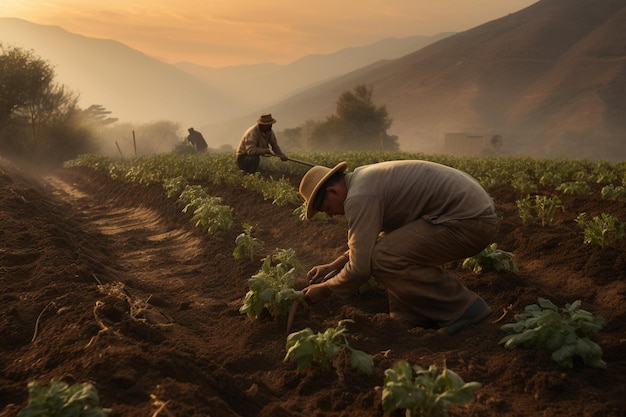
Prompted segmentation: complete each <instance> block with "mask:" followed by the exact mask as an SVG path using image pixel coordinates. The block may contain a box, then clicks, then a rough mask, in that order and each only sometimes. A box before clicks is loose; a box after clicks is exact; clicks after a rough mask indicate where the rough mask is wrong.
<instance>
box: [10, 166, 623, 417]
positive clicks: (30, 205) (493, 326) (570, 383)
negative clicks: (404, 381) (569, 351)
mask: <svg viewBox="0 0 626 417" xmlns="http://www.w3.org/2000/svg"><path fill="white" fill-rule="evenodd" d="M292 180H293V182H294V184H297V182H298V178H293V179H292ZM202 185H203V186H205V187H206V188H207V189H208V190H209V193H210V194H211V195H215V196H220V197H222V198H223V202H224V203H225V204H228V205H229V206H231V207H233V211H234V215H235V225H236V226H235V227H234V228H233V230H231V231H228V232H224V231H222V232H218V233H215V234H212V235H209V234H207V233H204V232H201V231H200V229H198V228H196V227H195V226H194V225H193V224H192V223H190V222H189V216H188V215H187V214H184V213H182V212H181V207H179V206H178V205H177V204H176V201H175V200H171V199H168V198H167V197H166V196H165V193H164V191H163V189H162V188H160V187H159V186H149V187H145V186H137V185H133V184H128V183H122V182H117V181H113V180H111V179H109V178H108V177H106V176H105V175H103V174H101V173H97V172H94V171H91V170H87V169H78V168H72V169H61V170H58V171H56V172H53V173H50V174H46V175H43V176H30V175H27V174H25V173H23V172H21V171H19V170H18V169H16V168H14V167H13V166H11V165H9V164H8V163H5V162H3V163H2V164H0V214H1V218H2V222H1V225H0V238H1V242H2V243H1V246H0V280H1V283H2V286H1V288H0V306H1V307H0V308H1V310H0V311H1V314H0V352H1V354H2V361H1V365H0V366H1V373H0V409H1V410H3V411H2V412H0V416H3V417H6V416H14V415H16V414H17V412H18V410H20V409H21V408H23V407H24V406H25V405H26V403H27V401H28V391H27V384H28V382H29V381H33V380H37V381H40V382H41V383H44V384H47V383H48V382H49V381H50V379H51V378H56V379H61V380H63V381H65V382H68V383H75V382H91V383H93V384H94V385H95V387H96V388H97V390H98V393H99V394H100V405H101V406H102V407H107V408H111V409H112V410H113V412H112V414H111V415H112V416H124V417H140V416H141V417H146V416H212V417H220V416H224V417H226V416H228V417H232V416H261V417H270V416H271V417H287V416H329V417H339V416H365V417H367V416H383V415H384V413H383V411H382V408H381V399H380V398H381V393H380V390H379V389H378V388H377V387H379V386H380V385H382V383H383V378H384V370H385V369H387V368H390V367H391V366H392V365H393V364H394V363H395V362H396V361H398V360H407V361H409V362H410V363H412V364H416V365H420V366H422V367H428V366H429V365H430V364H435V365H437V366H439V367H442V366H443V365H444V363H445V364H446V365H447V367H448V368H450V369H452V370H454V371H455V372H456V373H458V374H459V375H460V376H461V377H462V378H463V379H464V380H465V381H466V382H469V381H477V382H481V383H482V384H483V386H482V388H480V389H479V390H477V391H476V395H475V400H474V401H472V402H470V403H468V404H466V405H464V406H458V407H456V408H453V409H452V411H451V412H450V415H452V416H486V417H495V416H530V417H539V416H542V417H543V416H585V417H592V416H593V417H605V416H610V417H617V416H623V415H624V409H626V399H625V398H624V388H625V387H626V358H625V355H624V351H625V347H626V346H625V343H626V331H625V330H624V323H626V303H625V298H626V239H622V240H621V241H619V242H618V243H616V244H613V245H611V246H610V247H606V248H602V249H601V248H600V247H599V246H596V247H593V246H590V245H585V244H583V238H582V232H581V229H580V227H579V226H578V225H577V224H576V222H575V221H574V218H575V217H576V216H577V215H578V213H580V212H587V213H588V214H589V215H590V216H594V215H599V214H600V213H603V212H605V213H610V214H613V215H615V216H617V217H619V218H620V219H621V220H622V221H626V204H625V203H616V202H610V201H606V200H602V199H600V198H599V197H598V196H599V190H594V191H595V194H594V197H591V198H576V197H568V196H559V198H561V201H562V202H563V205H564V206H565V208H566V211H565V212H564V213H560V214H559V216H557V218H556V220H555V222H554V223H553V224H551V225H546V226H542V225H541V224H540V223H539V222H537V221H533V222H530V223H528V224H526V225H522V223H521V221H520V219H519V216H518V215H517V208H516V205H515V201H516V200H517V199H519V198H521V197H522V195H520V194H519V193H518V192H516V191H515V190H513V189H512V188H510V187H501V188H497V189H494V190H490V193H491V194H492V196H493V197H494V199H495V201H496V204H497V207H498V211H499V212H500V214H501V215H502V216H503V221H502V224H501V226H500V231H499V235H498V237H497V239H496V242H497V243H498V246H499V247H500V248H501V249H503V250H507V251H510V252H513V253H514V254H515V258H514V259H515V262H516V264H517V265H518V266H519V268H520V270H519V271H518V272H485V273H482V274H474V273H472V272H470V271H467V270H463V269H462V268H461V267H460V262H458V263H453V264H450V265H446V268H447V269H450V270H451V273H453V274H455V275H456V276H458V277H459V278H461V279H462V280H463V281H464V282H465V284H466V285H467V286H468V287H469V288H470V289H472V290H474V291H476V292H478V293H479V294H480V295H481V296H482V297H483V298H484V299H485V300H486V301H487V302H488V303H489V304H490V305H491V307H492V308H493V310H494V315H493V316H492V317H490V318H489V319H487V320H486V321H485V322H483V323H481V324H479V325H477V326H474V327H472V328H470V329H467V330H464V331H463V332H461V333H459V334H458V335H456V336H453V337H448V336H445V335H441V334H439V333H437V332H436V331H434V330H426V329H419V328H415V329H408V330H407V329H405V328H403V327H402V326H400V325H399V324H398V323H396V322H394V321H393V320H391V319H389V317H388V315H387V301H386V296H385V294H384V292H383V291H382V290H374V291H371V292H366V293H364V294H361V295H355V296H354V297H353V298H352V299H350V300H346V301H343V300H338V299H335V298H331V299H330V300H328V301H326V302H324V303H322V304H321V305H317V306H314V307H306V308H300V310H298V312H297V314H296V318H295V324H294V329H293V331H295V330H300V329H303V328H305V327H310V328H311V329H312V330H313V331H315V332H319V331H324V330H325V329H326V328H328V327H335V326H336V325H337V322H338V321H339V320H341V319H352V320H354V323H353V324H348V339H349V341H350V345H351V346H352V347H353V348H355V349H359V350H363V351H365V352H367V353H369V354H371V355H373V359H374V365H375V369H374V372H373V373H372V374H371V375H364V374H361V373H359V372H358V371H356V370H355V369H353V368H351V367H350V365H349V363H348V362H346V360H345V358H341V359H340V360H339V361H337V362H336V366H335V369H333V370H330V371H325V370H322V369H318V368H316V367H308V368H305V369H303V370H298V369H297V368H296V365H295V363H293V362H289V361H288V362H284V361H283V358H284V356H285V338H286V336H287V332H286V319H277V320H274V319H272V318H271V317H269V316H263V317H261V318H259V319H257V320H254V319H251V318H248V317H247V316H245V315H242V314H240V313H239V308H240V306H241V304H242V299H243V297H244V295H245V294H246V292H247V290H248V286H247V280H248V278H250V277H251V276H252V275H254V274H255V273H256V272H257V271H258V270H259V269H260V266H261V260H262V258H263V257H264V256H267V255H268V254H271V253H273V252H274V250H275V249H277V248H281V249H287V248H292V249H294V250H295V251H296V254H297V256H298V258H299V260H300V261H301V263H302V264H303V266H304V268H305V270H308V269H309V268H310V267H312V266H314V265H317V264H320V263H326V262H328V261H330V260H332V259H334V257H335V256H337V255H338V254H339V253H340V252H341V251H343V250H344V249H345V239H346V227H345V221H344V220H343V219H337V218H335V219H332V220H330V221H312V222H303V221H301V220H299V218H298V217H297V216H295V215H293V214H292V211H293V210H294V208H295V207H277V206H275V205H272V204H271V202H270V201H265V200H263V198H262V197H261V196H259V195H257V194H253V193H250V192H247V191H245V190H241V189H228V188H225V187H219V186H215V185H212V184H202ZM243 223H249V224H252V225H253V227H254V236H255V237H258V238H260V239H261V240H263V241H264V243H265V246H264V247H263V248H262V249H260V250H259V253H258V254H257V257H256V258H255V259H254V260H236V259H234V257H233V255H232V252H233V250H234V247H235V245H234V240H235V237H236V236H237V235H238V234H239V233H241V231H242V229H241V228H240V225H241V224H243ZM302 275H303V276H302V277H301V279H300V281H299V286H301V287H303V286H304V285H305V279H304V274H302ZM538 297H544V298H548V299H550V300H551V301H553V302H554V303H555V304H557V305H559V306H564V305H565V303H571V302H573V301H575V300H581V301H582V307H583V308H584V309H586V310H588V311H591V312H592V313H593V314H594V315H596V316H601V317H603V318H604V319H605V326H604V328H603V329H602V330H601V332H599V333H598V334H596V335H594V336H593V340H594V341H595V342H596V343H598V344H599V345H600V346H601V347H602V349H603V359H604V360H605V361H606V362H607V364H608V367H607V369H605V370H602V369H594V368H584V367H575V368H573V369H568V368H562V367H560V366H559V365H558V364H557V363H556V362H554V361H553V360H552V359H551V358H550V355H549V354H548V353H546V352H543V351H538V350H531V349H516V350H507V349H505V348H504V347H503V346H502V345H500V344H498V341H499V340H500V339H501V338H502V337H503V336H504V335H505V333H504V332H503V331H502V330H501V329H500V326H501V325H502V324H504V323H507V322H512V321H514V319H513V317H514V315H515V314H517V313H520V312H521V311H523V309H524V307H525V306H526V305H528V304H532V303H535V302H537V299H538ZM392 415H394V416H395V415H398V416H399V415H403V413H402V412H400V411H398V412H396V413H395V414H392Z"/></svg>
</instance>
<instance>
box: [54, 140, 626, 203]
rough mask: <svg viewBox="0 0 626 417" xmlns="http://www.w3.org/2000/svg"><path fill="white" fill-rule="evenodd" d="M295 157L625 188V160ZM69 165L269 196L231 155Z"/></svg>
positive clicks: (278, 168) (576, 187)
mask: <svg viewBox="0 0 626 417" xmlns="http://www.w3.org/2000/svg"><path fill="white" fill-rule="evenodd" d="M290 157H292V158H298V159H303V160H306V161H308V162H311V163H314V164H317V165H324V166H328V167H333V166H335V165H336V164H337V163H339V162H341V161H346V162H347V163H348V171H350V170H351V169H354V168H355V167H358V166H361V165H366V164H371V163H376V162H381V161H390V160H408V159H422V160H428V161H432V162H437V163H440V164H444V165H448V166H452V167H455V168H457V169H460V170H461V171H465V172H467V173H468V174H470V175H472V176H473V177H474V178H476V179H478V180H479V181H480V183H481V184H482V185H483V187H485V189H487V190H488V189H489V188H491V187H494V186H498V185H504V184H510V185H511V186H512V187H513V188H515V189H516V190H519V191H521V192H525V193H526V192H527V193H532V192H535V191H536V190H537V188H538V186H539V185H543V186H552V187H554V188H555V189H556V188H558V187H560V189H561V190H564V191H565V192H572V193H590V192H591V191H590V188H589V185H591V184H600V185H602V186H603V187H604V188H605V190H606V191H605V193H606V196H608V197H611V196H618V197H619V196H622V197H623V192H622V191H623V188H624V187H625V186H626V161H622V162H618V163H609V162H606V161H586V160H565V159H563V160H558V159H532V158H526V157H503V156H498V157H481V158H479V157H456V156H450V155H427V154H421V153H408V152H333V153H308V154H290ZM66 166H84V167H89V168H93V169H96V170H103V171H106V172H108V173H109V175H110V176H111V177H112V178H114V179H121V180H124V181H131V182H138V183H140V184H155V183H163V182H164V181H165V180H168V179H172V178H177V177H183V178H184V179H186V180H187V181H190V182H196V181H197V182H209V183H214V184H225V185H230V186H240V187H244V188H251V189H256V190H258V191H260V192H263V191H264V187H263V186H261V185H260V184H258V183H257V182H258V180H259V179H260V178H261V177H260V175H259V174H255V175H245V174H243V173H242V172H241V171H240V170H239V169H238V168H237V167H236V165H235V163H234V157H233V156H232V155H230V154H209V155H202V156H199V155H173V154H160V155H149V156H143V157H139V158H135V159H126V160H115V159H112V158H109V157H104V156H96V155H82V156H79V157H78V158H77V159H75V160H72V161H70V162H68V163H67V164H66ZM307 169H308V168H307V167H306V166H303V165H300V164H297V163H293V162H282V161H281V160H280V159H278V158H271V157H268V158H264V159H263V160H262V162H261V170H265V171H267V172H271V173H273V174H275V178H274V179H273V182H279V183H280V182H281V181H282V180H281V174H284V175H301V174H304V173H305V172H306V170H307ZM255 183H256V184H255ZM620 187H621V188H620ZM616 190H617V191H616ZM581 195H582V194H581ZM280 201H281V202H282V201H283V200H280ZM285 201H289V199H288V198H287V199H285Z"/></svg>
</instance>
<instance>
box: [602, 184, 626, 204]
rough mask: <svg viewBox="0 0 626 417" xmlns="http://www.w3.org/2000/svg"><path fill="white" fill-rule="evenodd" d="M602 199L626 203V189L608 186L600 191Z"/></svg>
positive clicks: (619, 186)
mask: <svg viewBox="0 0 626 417" xmlns="http://www.w3.org/2000/svg"><path fill="white" fill-rule="evenodd" d="M600 195H601V196H602V198H604V199H607V200H614V201H626V187H624V186H621V185H618V186H614V185H606V186H604V187H602V190H601V191H600Z"/></svg>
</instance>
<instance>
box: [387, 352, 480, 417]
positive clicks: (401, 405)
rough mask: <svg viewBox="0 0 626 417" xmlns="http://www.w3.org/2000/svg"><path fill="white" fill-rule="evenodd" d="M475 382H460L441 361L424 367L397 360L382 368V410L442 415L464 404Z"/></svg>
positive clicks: (424, 416)
mask: <svg viewBox="0 0 626 417" xmlns="http://www.w3.org/2000/svg"><path fill="white" fill-rule="evenodd" d="M481 386H482V384H480V383H479V382H467V383H466V382H464V381H463V379H461V377H460V376H459V375H457V374H456V373H455V372H453V371H451V370H450V369H448V368H447V367H446V366H445V364H444V367H443V370H440V369H439V368H437V366H435V365H430V367H429V368H428V369H422V368H421V367H419V366H411V365H409V363H408V362H406V361H400V362H397V363H396V364H395V365H394V366H393V367H392V368H390V369H387V370H385V385H384V386H383V390H382V405H383V411H385V412H386V413H387V412H391V411H393V410H396V409H404V410H406V411H405V415H406V416H407V417H445V416H447V415H448V410H449V409H450V408H451V407H452V406H453V405H455V404H464V403H467V402H469V401H470V400H471V399H472V398H473V397H474V390H476V389H477V388H480V387H481Z"/></svg>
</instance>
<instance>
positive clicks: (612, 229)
mask: <svg viewBox="0 0 626 417" xmlns="http://www.w3.org/2000/svg"><path fill="white" fill-rule="evenodd" d="M576 223H578V225H579V226H580V227H581V228H582V229H583V234H584V239H583V241H584V243H585V244H589V243H593V244H596V245H599V246H600V247H601V248H604V247H605V246H608V245H610V244H611V243H613V242H615V241H617V240H619V239H622V238H623V237H624V235H625V234H626V223H620V221H619V219H618V218H617V217H615V216H613V215H611V214H607V213H602V214H601V215H600V216H595V217H593V218H592V219H591V220H589V219H587V214H586V213H580V214H579V215H578V217H576Z"/></svg>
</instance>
